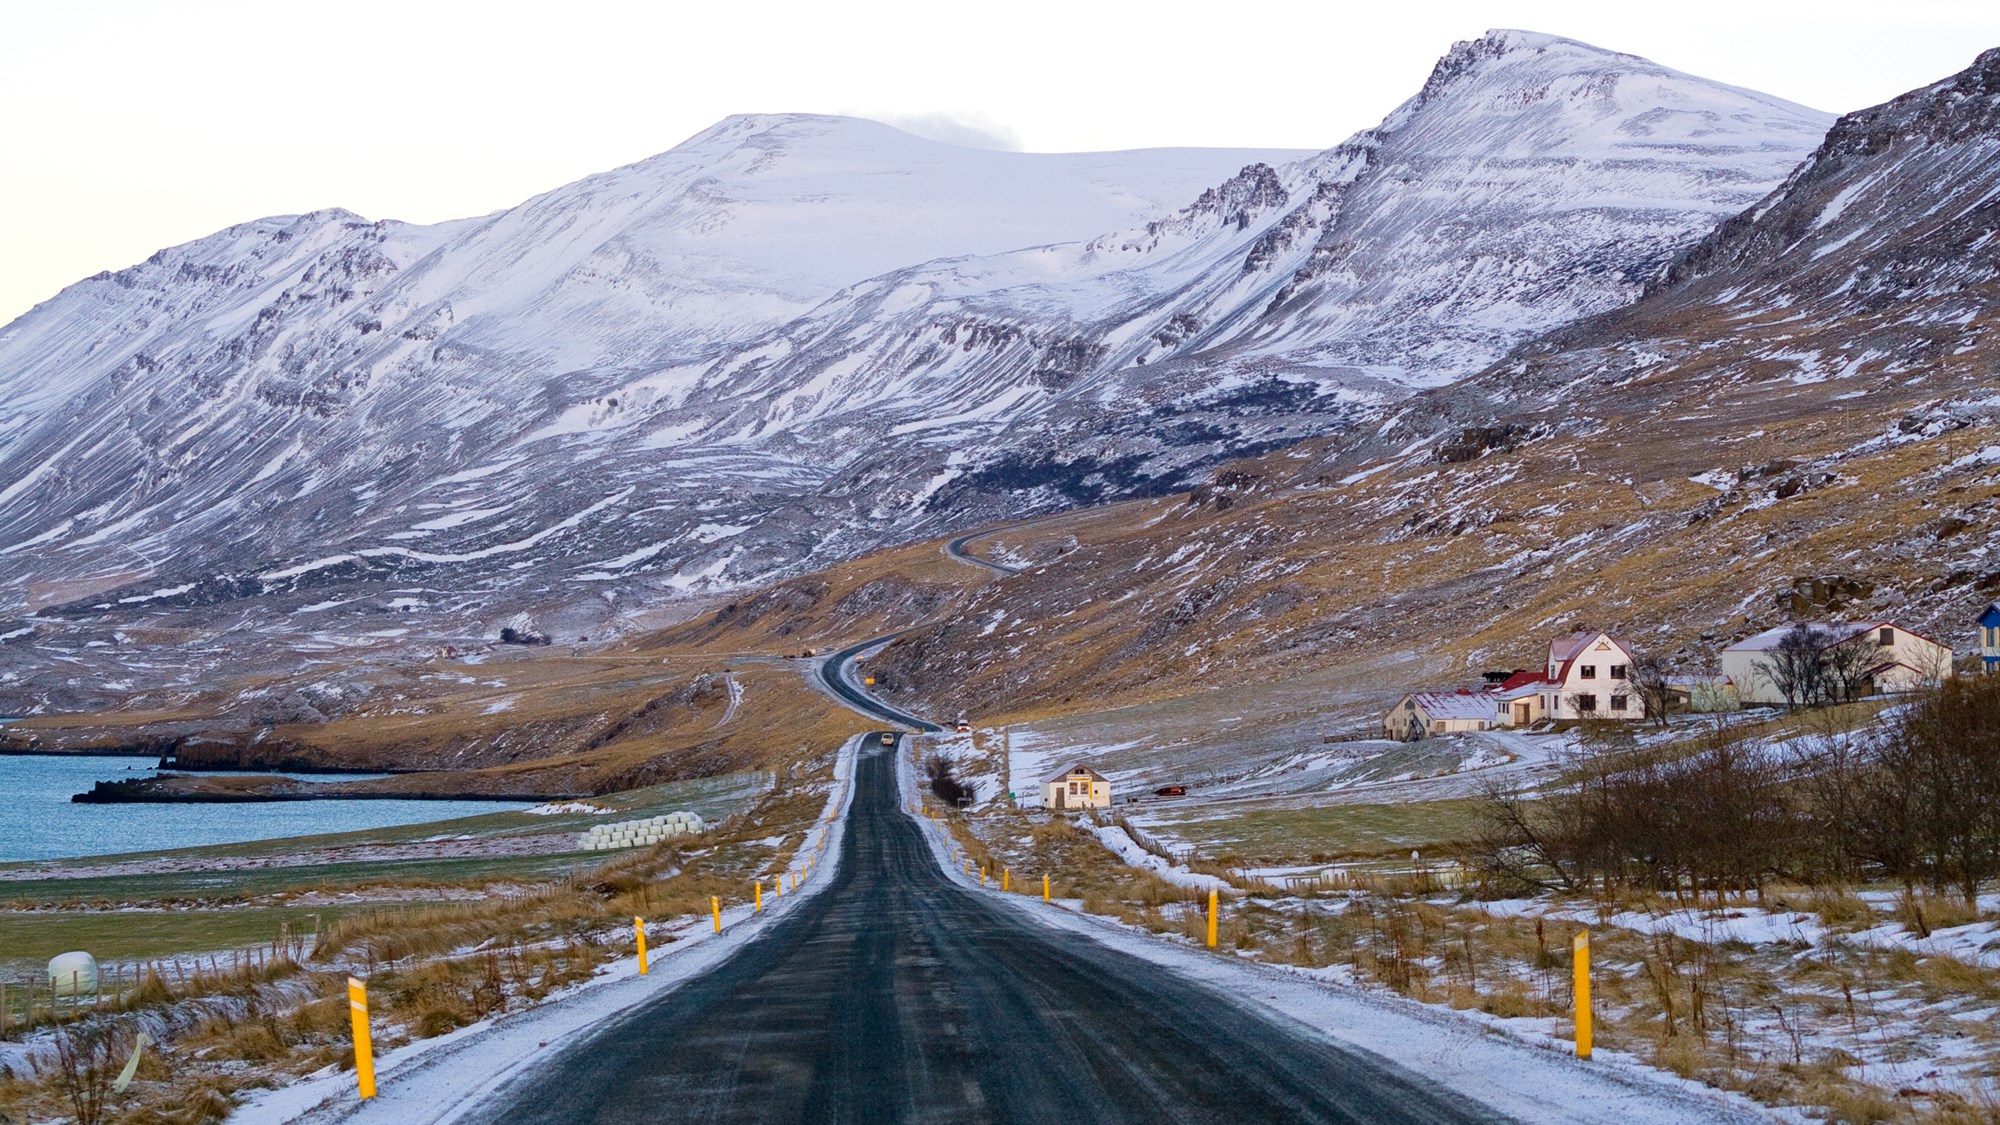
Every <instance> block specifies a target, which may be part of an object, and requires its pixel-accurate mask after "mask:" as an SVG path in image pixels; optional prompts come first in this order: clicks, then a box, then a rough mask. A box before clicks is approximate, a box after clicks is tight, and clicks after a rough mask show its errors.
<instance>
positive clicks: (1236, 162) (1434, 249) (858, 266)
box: [0, 32, 1830, 647]
mask: <svg viewBox="0 0 2000 1125" xmlns="http://www.w3.org/2000/svg"><path fill="white" fill-rule="evenodd" d="M1829 120H1830V119H1829V118H1827V117H1826V116H1824V115H1821V114H1818V113H1816V112H1814V111H1811V110H1807V109H1804V108H1802V107H1799V106H1795V105H1791V104H1789V103H1785V102H1782V101H1779V100H1776V99H1772V98H1768V97H1765V96H1763V95H1759V94H1755V93H1751V92H1748V91H1743V90H1738V89H1735V88H1731V87H1726V86H1721V85H1718V84H1715V83H1711V82H1706V81H1704V80H1701V79H1698V78H1693V77H1690V76H1687V75H1683V74H1679V73H1676V72H1673V71H1670V70H1667V69H1665V68H1662V67H1658V66H1656V65H1654V64H1651V63H1648V62H1646V61H1644V60H1642V59H1637V58H1633V57H1631V56H1627V55H1618V54H1614V53H1611V52H1605V51H1601V50H1597V49H1595V48H1592V47H1588V46H1586V45H1583V44H1579V43H1575V42H1572V41H1569V40H1563V39H1558V38H1554V37H1550V36H1542V35H1534V34H1529V33H1524V32H1495V33H1490V34H1489V35H1487V36H1485V37H1484V38H1482V39H1479V40H1476V41H1473V42H1470V43H1464V44H1460V45H1459V46H1458V47H1455V48H1454V49H1453V50H1452V52H1451V53H1450V54H1449V55H1447V56H1446V57H1445V59H1444V60H1443V61H1441V62H1440V63H1439V65H1438V67H1437V69H1436V70H1435V72H1434V73H1433V74H1432V76H1431V78H1430V80H1429V81H1428V82H1427V83H1426V85H1425V86H1424V88H1423V90H1422V91H1421V92H1420V93H1419V94H1418V95H1417V96H1415V97H1414V98H1412V99H1410V101H1408V102H1406V103H1405V104H1404V105H1403V106H1402V107H1400V108H1399V109H1397V110H1396V111H1395V112H1394V113H1393V114H1391V115H1390V116H1389V118H1388V119H1387V120H1385V121H1384V122H1383V124H1382V125H1381V126H1379V127H1378V128H1376V129H1372V130H1369V131H1367V132H1364V133H1362V134H1360V135H1358V136H1356V137H1355V138H1353V139H1351V140H1349V141H1347V142H1346V143H1343V144H1341V145H1339V146H1337V147H1335V148H1332V149H1329V150H1327V151H1325V152H1321V153H1317V154H1302V153H1290V152H1256V151H1224V150H1161V151H1152V152H1138V153H1112V154H1095V155H1063V156H1051V155H1027V154H1018V153H994V152H986V151H980V150H970V149H961V148H956V147H953V146H948V145H940V144H935V143H932V142H927V141H922V140H919V139H917V138H914V137H910V136H907V135H905V134H902V133H899V132H897V131H895V130H893V129H889V128H887V127H885V126H880V125H876V124H873V123H869V122H861V121H853V120H846V119H838V118H823V117H791V116H780V117H746V118H732V119H730V120H728V121H725V122H723V123H721V124H720V125H717V126H716V127H714V128H712V129H710V130H708V131H707V132H705V133H703V134H701V135H699V136H697V137H696V138H694V139H692V140H690V141H689V142H687V143H686V144H684V145H682V146H680V147H678V148H676V149H674V150H672V151H670V152H667V153H665V154H662V155H661V156H658V157H655V158H652V159H650V160H647V161H643V162H641V163H639V164H635V165H632V166H630V167H627V168H622V169H619V170H616V171H614V172H609V173H605V174H603V175H599V176H593V177H590V178H587V179H585V180H582V181H579V182H578V183H576V184H572V185H569V186H567V187H564V188H560V189H557V190H556V191H553V192H550V193H548V194H546V195H543V196H540V197H537V198H536V199H533V200H529V201H528V202H526V203H524V204H522V205H521V206H519V207H517V208H514V209H511V210H508V211H504V212H501V213H498V214H496V215H492V216H488V217H485V218H481V219H469V220H463V221H459V222H454V223H446V224H440V225H437V226H431V227H419V226H412V225H408V224H400V223H392V222H376V223H370V222H367V221H364V220H362V219H359V218H358V217H356V216H353V215H350V214H347V213H345V212H339V211H327V212H317V213H314V214H310V215H305V216H297V217H287V218H279V219H267V220H262V221H259V222H255V223H249V224H245V225H243V226H240V227H234V228H231V229H230V230H227V231H224V232H221V233H219V234H217V235H214V236H211V237H210V238H207V239H203V240H200V241H198V242H195V243H191V244H188V245H186V246H182V247H177V248H174V249H171V250H166V251H162V252H161V253H159V254H157V255H155V256H154V258H152V259H151V260H149V261H148V262H147V263H145V264H142V265H140V266H136V267H133V268H132V269H129V270H124V271H121V272H119V273H116V274H106V275H100V276H99V277H97V278H93V279H90V280H88V281H84V282H80V283H78V284H77V285H75V286H72V287H70V288H69V289H67V290H65V291H64V292H63V293H62V294H60V295H59V296H57V297H56V298H54V299H52V300H51V301H49V302H47V303H45V304H43V305H41V306H39V307H37V308H36V309H34V310H33V311H31V312H30V313H28V314H27V315H26V316H24V317H22V318H21V319H20V320H17V321H16V322H14V323H13V324H11V325H9V326H7V327H6V328H4V329H0V614H5V615H9V616H12V615H20V614H23V613H38V614H40V615H41V618H40V620H41V623H42V624H41V626H40V628H41V632H40V634H39V635H38V636H30V635H29V634H27V633H24V632H22V630H23V629H25V628H27V627H26V626H12V627H10V626H5V625H0V634H7V633H15V634H19V638H17V639H24V640H26V641H28V642H29V643H31V644H34V645H37V646H43V647H46V646H48V645H50V644H53V643H55V630H56V629H57V626H56V625H55V623H56V622H69V623H71V624H69V625H67V626H63V628H67V629H70V630H88V629H89V628H93V627H101V628H104V629H109V628H113V627H115V625H116V624H117V623H119V622H130V621H132V620H135V619H142V618H147V617H148V616H149V615H155V614H174V613H181V614H182V617H181V618H178V619H177V620H184V621H206V620H212V619H213V613H212V611H208V612H207V613H206V616H204V611H203V609H202V607H204V606H214V605H218V604H221V603H232V604H240V605H242V606H244V607H246V608H247V607H258V608H256V610H255V612H256V613H261V614H265V615H267V616H278V617H282V616H284V615H286V614H301V613H306V612H307V611H311V613H312V615H313V616H311V617H297V616H293V617H292V618H291V621H292V624H293V625H295V626H297V627H300V628H312V627H316V626H318V625H319V624H320V623H322V622H329V623H330V622H334V621H347V622H349V624H347V625H345V626H342V628H344V629H346V630H347V631H346V632H345V633H344V634H343V635H344V636H346V637H348V638H349V639H353V638H356V637H361V636H365V635H386V636H384V638H383V639H384V640H388V641H393V640H394V638H395V637H396V636H398V635H400V634H401V632H403V631H405V630H403V629H402V627H401V626H396V627H392V628H386V629H368V630H364V629H361V628H360V624H357V623H354V622H353V618H354V615H355V614H357V613H361V612H363V611H380V610H381V609H383V607H385V606H388V605H394V606H397V607H398V608H401V609H405V610H412V611H416V612H430V613H443V614H450V615H451V618H450V619H451V620H453V621H457V622H464V623H467V624H468V625H469V624H470V623H471V622H475V621H484V620H490V619H491V615H493V614H495V613H497V612H499V611H500V610H501V609H502V608H503V607H505V608H512V607H514V606H522V605H528V606H542V607H547V606H555V605H567V606H572V607H576V606H591V605H595V606H597V607H598V609H599V610H600V611H601V610H603V609H604V607H606V606H607V605H610V604H612V603H614V602H616V601H617V599H619V598H625V599H626V600H628V601H629V600H630V595H632V594H636V593H641V592H644V591H646V590H648V589H650V590H651V591H653V592H655V593H657V592H660V591H662V590H665V591H685V590H690V589H701V588H709V587H720V586H726V585H728V584H731V583H738V582H742V581H746V580H751V579H754V578H757V577H761V576H767V575H770V574H774V573H782V572H785V571H788V570H794V569H799V568H803V567H805V566H808V565H811V564H814V563H818V562H824V561H826V560H828V559H830V558H834V557H841V556H846V555H851V554H854V553H857V552H859V551H862V550H865V549H868V548H870V547H873V546H876V545H879V544H881V543H884V542H888V541H893V540H896V539H899V538H905V537H908V536H910V535H914V534H919V533H922V532H925V531H929V530H935V529H938V528H941V527H944V526H950V525H954V524H956V523H961V522H976V521H979V520H982V519H986V518H990V517H993V516H999V515H1009V514H1017V513H1022V512H1026V511H1031V510H1040V509H1046V508H1048V507H1052V506H1056V505H1060V504H1064V503H1074V502H1078V501H1083V500H1089V499H1096V498H1102V497H1106V496H1114V495H1120V494H1126V493H1132V492H1141V491H1146V490H1150V489H1158V488H1161V487H1165V486H1167V485H1169V484H1172V483H1175V482H1179V481H1183V480H1186V479H1188V477H1189V474H1191V473H1194V472H1197V471H1199V470H1200V469H1201V468H1202V467H1203V466H1206V465H1210V464H1213V463H1214V462H1215V461H1217V460H1219V459H1220V458H1223V457H1226V456H1229V455H1232V454H1235V453H1238V452H1242V451H1244V450H1246V449H1252V448H1257V447H1260V446H1263V445H1267V444H1270V443H1272V442H1276V441H1282V440H1289V439H1292V438H1296V437H1299V436H1304V435H1307V434H1312V433H1322V432H1327V431H1329V430H1332V429H1338V428H1339V427H1341V426H1342V425H1344V424H1346V423H1347V422H1348V421H1349V420H1350V419H1351V418H1353V417H1355V416H1356V415H1358V414H1361V413H1365V412H1367V411H1369V410H1372V409H1375V408H1377V407H1379V406H1380V405H1381V404H1382V403H1385V402H1389V401H1394V400H1396V399H1398V398H1400V397H1401V396H1403V395H1405V394H1407V393H1408V390H1409V389H1410V388H1413V387H1421V386H1426V385H1432V384H1436V383H1439V382H1444V381H1449V380H1451V379H1453V378H1457V377H1460V376H1463V375H1466V374H1469V373H1471V372H1473V371H1476V370H1477V369H1479V368H1480V367H1482V366H1484V365H1485V364H1486V363H1488V362H1490V361H1491V360H1492V359H1494V358H1496V357H1497V356H1499V355H1501V354H1503V353H1504V352H1505V351H1506V349H1507V348H1509V347H1511V346H1513V345H1514V344H1516V343H1518V342H1520V341H1521V340H1523V339H1526V338H1528V337H1529V336H1531V335H1534V334H1536V333H1538V332H1541V331H1543V330H1546V329H1548V328H1550V327H1553V326H1555V325H1558V324H1561V323H1564V322H1566V321H1569V320H1572V319H1574V318H1576V317H1578V316H1583V315H1587V314H1590V313H1594V312H1598V311H1601V310H1604V309H1607V308H1611V307H1614V306H1616V305H1618V304H1621V303H1623V302H1625V301H1628V300H1630V299H1631V298H1632V297H1633V296H1635V295H1637V293H1638V292H1639V290H1640V288H1641V287H1642V286H1643V284H1644V283H1645V281H1646V280H1647V278H1648V277H1649V276H1650V275H1651V274H1652V273H1653V272H1655V271H1656V269H1657V267H1658V266H1659V265H1660V264H1661V263H1663V262H1664V261H1666V260H1667V259H1668V258H1670V257H1671V256H1672V255H1673V254H1674V253H1675V252H1677V251H1679V250H1681V249H1683V248H1685V247H1686V246H1687V245H1689V244H1690V243H1692V242H1694V241H1696V240H1697V239H1699V238H1701V237H1702V236H1703V235H1705V234H1706V233H1707V232H1708V231H1709V230H1710V229H1711V228H1712V227H1713V226H1714V225H1715V223H1716V222H1717V221H1718V220H1719V219H1720V218H1722V217H1724V216H1727V215H1729V214H1732V213H1734V212H1736V211H1738V210H1740V209H1742V208H1743V207H1745V206H1747V205H1748V204H1750V203H1752V202H1754V201H1755V200H1756V199H1758V198H1760V197H1761V196H1763V195H1764V194H1765V193H1766V192H1768V191H1769V190H1770V189H1771V188H1772V187H1773V186H1774V185H1776V184H1777V183H1779V182H1780V181H1781V180H1782V179H1783V177H1784V176H1785V174H1786V173H1787V172H1788V171H1790V170H1791V168H1792V167H1793V166H1794V165H1795V164H1796V163H1797V161H1798V159H1799V158H1800V157H1801V156H1803V155H1804V154H1805V153H1806V152H1808V151H1810V150H1811V148H1812V146H1813V145H1814V144H1816V143H1817V142H1818V140H1819V139H1820V137H1821V135H1822V134H1823V132H1824V129H1825V127H1826V125H1827V123H1828V121H1829ZM391 594H394V596H393V597H391V596H390V595H391ZM10 611H11V612H10ZM577 619H578V620H587V619H588V615H587V614H586V615H584V616H582V617H579V618H577ZM93 622H95V623H98V624H97V625H95V626H93V625H92V624H91V623H93ZM365 623H367V622H365V621H364V622H361V624H365ZM390 624H392V625H393V624H394V623H393V622H392V623H390ZM364 643H365V642H364Z"/></svg>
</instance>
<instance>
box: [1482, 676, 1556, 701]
mask: <svg viewBox="0 0 2000 1125" xmlns="http://www.w3.org/2000/svg"><path fill="white" fill-rule="evenodd" d="M1547 685H1548V680H1547V679H1545V678H1544V677H1541V676H1536V677H1535V678H1534V679H1533V680H1530V681H1528V682H1527V683H1524V684H1522V685H1521V686H1519V687H1511V688H1509V687H1503V688H1501V689H1500V690H1499V691H1495V692H1492V693H1490V694H1491V695H1492V696H1493V698H1494V699H1497V700H1499V701H1500V702H1502V703H1509V702H1512V701H1513V700H1516V699H1526V698H1528V697H1529V696H1531V695H1540V694H1541V693H1542V688H1544V687H1546V686H1547Z"/></svg>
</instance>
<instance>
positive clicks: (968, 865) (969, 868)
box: [965, 856, 972, 875]
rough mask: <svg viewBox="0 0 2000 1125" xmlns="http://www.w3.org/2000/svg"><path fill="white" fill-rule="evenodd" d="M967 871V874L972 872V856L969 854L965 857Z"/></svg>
mask: <svg viewBox="0 0 2000 1125" xmlns="http://www.w3.org/2000/svg"><path fill="white" fill-rule="evenodd" d="M965 873H966V874H967V875H970V874H972V857H971V856H967V857H965Z"/></svg>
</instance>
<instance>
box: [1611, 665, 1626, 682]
mask: <svg viewBox="0 0 2000 1125" xmlns="http://www.w3.org/2000/svg"><path fill="white" fill-rule="evenodd" d="M1611 678H1612V679H1614V680H1622V679H1624V678H1625V666H1624V665H1623V664H1613V665H1612V666H1611Z"/></svg>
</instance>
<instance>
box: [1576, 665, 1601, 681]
mask: <svg viewBox="0 0 2000 1125" xmlns="http://www.w3.org/2000/svg"><path fill="white" fill-rule="evenodd" d="M1576 674H1577V675H1579V676H1582V677H1583V678H1584V679H1586V680H1594V679H1596V678H1597V665H1595V664H1586V665H1584V666H1583V667H1581V668H1579V669H1577V672H1576Z"/></svg>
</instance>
